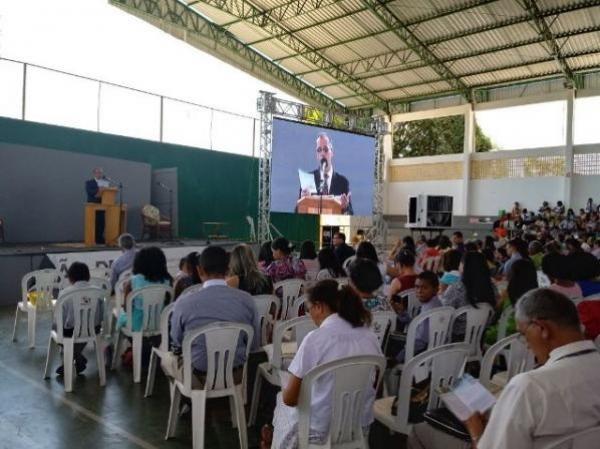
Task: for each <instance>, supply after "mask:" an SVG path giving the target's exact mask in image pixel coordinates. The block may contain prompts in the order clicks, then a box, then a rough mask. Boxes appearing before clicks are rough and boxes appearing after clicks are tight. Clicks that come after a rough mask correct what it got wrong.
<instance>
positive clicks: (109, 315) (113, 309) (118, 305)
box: [104, 275, 131, 337]
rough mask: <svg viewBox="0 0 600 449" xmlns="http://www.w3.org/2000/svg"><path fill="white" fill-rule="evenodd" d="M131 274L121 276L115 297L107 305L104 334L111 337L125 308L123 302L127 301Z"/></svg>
mask: <svg viewBox="0 0 600 449" xmlns="http://www.w3.org/2000/svg"><path fill="white" fill-rule="evenodd" d="M130 277H131V276H123V275H121V276H120V277H119V280H118V281H117V283H116V284H115V294H114V299H111V300H110V302H109V304H108V305H107V307H106V311H105V321H104V335H106V336H107V337H110V336H111V335H112V330H113V326H114V325H115V324H116V322H117V320H118V319H119V315H120V314H121V311H122V310H123V303H124V302H125V284H126V283H128V282H129V281H130Z"/></svg>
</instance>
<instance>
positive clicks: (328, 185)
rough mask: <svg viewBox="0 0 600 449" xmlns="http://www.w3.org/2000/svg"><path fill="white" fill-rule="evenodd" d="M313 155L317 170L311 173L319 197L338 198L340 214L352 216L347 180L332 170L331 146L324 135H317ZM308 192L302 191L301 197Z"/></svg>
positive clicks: (308, 193) (328, 139)
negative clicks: (317, 165)
mask: <svg viewBox="0 0 600 449" xmlns="http://www.w3.org/2000/svg"><path fill="white" fill-rule="evenodd" d="M315 155H316V158H317V162H318V163H319V168H317V169H316V170H313V171H312V174H313V176H314V177H315V186H316V187H317V194H319V195H335V196H339V197H340V202H341V204H342V213H343V214H346V215H352V214H353V213H354V212H353V210H352V200H351V193H350V183H349V182H348V179H347V178H346V177H345V176H343V175H341V174H339V173H338V172H336V171H334V169H333V145H332V143H331V139H330V138H329V136H328V135H327V134H326V133H319V134H318V135H317V141H316V148H315ZM308 195H310V192H309V191H308V190H303V191H302V192H301V196H302V197H304V196H308Z"/></svg>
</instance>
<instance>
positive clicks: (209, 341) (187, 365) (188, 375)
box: [165, 322, 254, 449]
mask: <svg viewBox="0 0 600 449" xmlns="http://www.w3.org/2000/svg"><path fill="white" fill-rule="evenodd" d="M242 333H245V334H246V348H245V352H246V360H248V354H249V352H250V346H251V344H252V339H253V337H254V329H253V328H252V326H250V325H247V324H241V323H222V322H221V323H214V324H209V325H207V326H202V327H201V328H199V329H194V330H192V331H190V332H188V333H186V335H185V337H184V339H183V347H182V350H183V380H175V382H174V388H173V395H172V397H171V407H170V410H169V422H168V425H167V434H166V437H165V439H168V438H171V437H173V436H174V435H175V430H176V427H177V419H178V417H179V403H180V400H181V395H184V396H186V397H189V398H191V400H192V432H193V448H194V449H202V448H204V426H205V419H204V417H205V411H206V400H207V399H211V398H220V397H225V396H229V397H230V402H229V403H230V406H231V408H232V417H233V423H234V426H237V428H238V433H239V438H240V447H241V449H246V448H247V447H248V439H247V435H246V415H245V412H244V395H243V392H242V385H243V384H244V382H242V383H239V384H236V383H235V382H234V377H233V361H234V357H235V354H236V349H237V345H238V340H239V338H240V334H242ZM200 337H204V341H205V345H206V355H207V370H206V380H205V383H204V388H202V389H194V388H192V375H193V374H192V343H193V342H194V341H196V340H197V339H198V338H200ZM246 369H247V363H246V362H245V363H244V367H243V378H245V377H246Z"/></svg>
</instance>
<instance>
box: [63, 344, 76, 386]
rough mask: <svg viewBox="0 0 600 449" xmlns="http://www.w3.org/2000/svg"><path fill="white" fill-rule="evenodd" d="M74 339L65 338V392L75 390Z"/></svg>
mask: <svg viewBox="0 0 600 449" xmlns="http://www.w3.org/2000/svg"><path fill="white" fill-rule="evenodd" d="M73 349H74V348H73V339H72V338H65V339H64V340H63V368H64V370H65V371H64V376H63V379H64V383H65V392H66V393H70V392H71V391H73Z"/></svg>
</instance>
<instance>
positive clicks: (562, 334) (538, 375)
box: [408, 288, 600, 449]
mask: <svg viewBox="0 0 600 449" xmlns="http://www.w3.org/2000/svg"><path fill="white" fill-rule="evenodd" d="M515 318H516V321H517V328H518V331H519V333H520V334H521V338H522V339H523V340H524V341H526V342H527V345H528V347H529V349H530V350H531V351H532V352H533V353H534V355H535V357H536V359H537V361H538V363H539V365H540V366H539V367H538V368H537V369H535V370H533V371H529V372H526V373H522V374H518V375H516V376H515V377H513V378H512V379H511V380H510V382H509V383H508V384H507V385H506V387H505V388H504V390H503V391H502V394H501V395H500V397H499V399H498V402H497V403H496V405H495V406H494V408H493V410H492V412H491V415H490V417H489V420H488V419H486V418H485V417H483V416H481V415H479V414H475V415H473V416H472V417H471V418H469V419H468V420H467V421H466V422H465V426H466V428H467V430H468V432H469V434H470V435H471V442H465V441H462V440H459V439H457V438H455V437H453V436H450V435H447V434H445V433H443V432H442V431H439V430H437V429H434V428H433V427H431V426H429V424H418V425H417V426H415V427H414V428H413V432H412V434H411V435H410V437H409V444H408V447H409V448H413V449H420V448H427V449H436V448H440V449H451V448H465V449H467V448H469V449H471V448H474V449H530V448H531V449H535V448H541V447H544V444H548V443H549V442H552V441H553V439H556V438H557V437H561V436H565V435H570V434H572V433H575V432H577V431H580V430H584V429H587V428H591V427H595V426H597V425H598V424H599V423H600V375H599V373H600V353H599V352H598V350H597V348H596V346H595V345H594V343H593V342H592V341H589V340H585V339H584V336H583V334H582V332H581V325H580V322H579V316H578V314H577V309H576V307H575V304H574V303H573V301H571V300H570V299H568V298H567V297H566V296H564V295H563V294H561V293H558V292H556V291H554V290H550V289H548V288H539V289H535V290H531V291H530V292H527V293H526V294H525V295H523V296H522V297H521V299H519V301H518V302H517V305H516V308H515ZM590 447H591V446H590Z"/></svg>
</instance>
